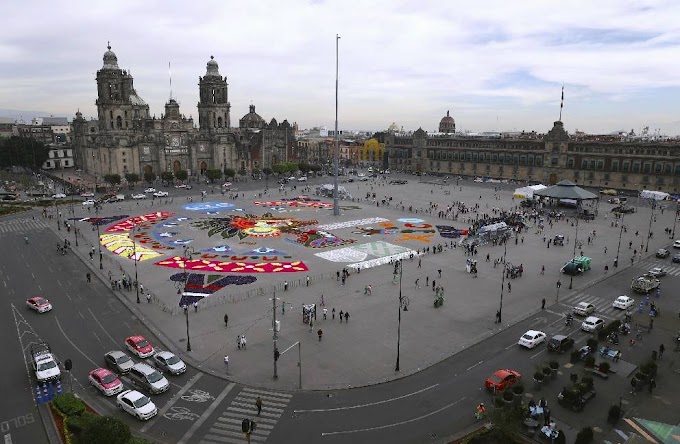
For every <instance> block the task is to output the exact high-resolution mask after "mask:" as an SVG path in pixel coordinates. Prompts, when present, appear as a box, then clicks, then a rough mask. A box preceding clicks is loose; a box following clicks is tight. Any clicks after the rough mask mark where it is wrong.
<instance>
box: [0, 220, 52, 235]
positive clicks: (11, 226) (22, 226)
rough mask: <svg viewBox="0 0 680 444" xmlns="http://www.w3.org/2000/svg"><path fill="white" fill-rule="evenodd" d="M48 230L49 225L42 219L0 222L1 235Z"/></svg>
mask: <svg viewBox="0 0 680 444" xmlns="http://www.w3.org/2000/svg"><path fill="white" fill-rule="evenodd" d="M45 228H47V224H46V223H45V222H43V221H42V220H40V219H28V218H21V219H10V220H3V221H0V233H26V232H28V231H38V230H44V229H45Z"/></svg>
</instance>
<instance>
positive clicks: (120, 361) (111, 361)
mask: <svg viewBox="0 0 680 444" xmlns="http://www.w3.org/2000/svg"><path fill="white" fill-rule="evenodd" d="M104 361H105V362H106V365H107V366H108V367H109V368H110V369H113V370H115V371H117V372H118V373H121V374H125V373H127V372H129V371H130V369H131V368H132V366H133V365H135V363H134V361H133V360H132V359H130V357H129V356H128V355H126V354H125V353H123V352H122V351H120V350H112V351H110V352H108V353H106V354H105V355H104Z"/></svg>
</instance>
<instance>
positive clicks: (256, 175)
mask: <svg viewBox="0 0 680 444" xmlns="http://www.w3.org/2000/svg"><path fill="white" fill-rule="evenodd" d="M261 174H262V171H260V169H259V168H253V177H259V176H260V175H261Z"/></svg>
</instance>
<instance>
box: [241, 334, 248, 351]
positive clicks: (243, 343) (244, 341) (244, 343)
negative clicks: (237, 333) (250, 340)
mask: <svg viewBox="0 0 680 444" xmlns="http://www.w3.org/2000/svg"><path fill="white" fill-rule="evenodd" d="M241 347H243V350H247V348H246V335H241Z"/></svg>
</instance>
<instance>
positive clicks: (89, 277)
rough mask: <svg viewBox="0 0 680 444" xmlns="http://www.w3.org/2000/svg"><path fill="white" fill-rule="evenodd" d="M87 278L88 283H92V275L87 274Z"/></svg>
mask: <svg viewBox="0 0 680 444" xmlns="http://www.w3.org/2000/svg"><path fill="white" fill-rule="evenodd" d="M85 277H86V278H87V282H88V283H89V282H91V281H92V275H91V274H90V273H87V274H86V275H85Z"/></svg>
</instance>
